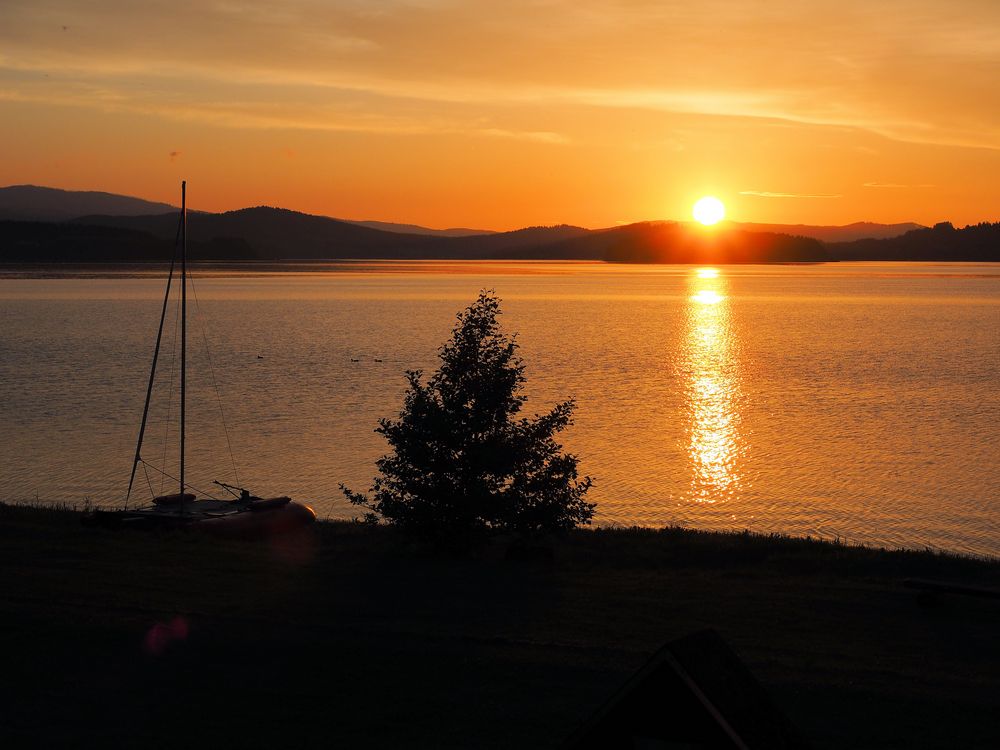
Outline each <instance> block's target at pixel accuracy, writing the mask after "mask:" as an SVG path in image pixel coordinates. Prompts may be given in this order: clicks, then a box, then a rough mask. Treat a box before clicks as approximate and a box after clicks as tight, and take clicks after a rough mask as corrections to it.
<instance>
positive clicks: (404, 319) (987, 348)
mask: <svg viewBox="0 0 1000 750" xmlns="http://www.w3.org/2000/svg"><path fill="white" fill-rule="evenodd" d="M58 275H59V276H60V277H59V278H53V277H52V274H49V275H48V276H47V277H40V276H39V275H38V274H36V273H19V272H16V271H15V270H12V269H9V268H8V269H6V270H5V271H2V272H0V321H2V326H0V446H2V457H0V499H2V500H8V501H13V500H25V499H28V500H31V499H34V498H36V497H37V498H39V499H40V500H42V501H66V502H72V503H81V502H83V501H84V499H85V498H86V499H89V500H90V501H91V502H93V503H95V504H99V505H108V506H114V505H120V503H121V501H122V499H123V497H124V494H125V489H126V485H127V483H128V474H129V469H130V468H131V463H132V453H133V451H134V441H135V437H136V433H137V430H138V425H139V418H140V416H141V412H142V403H143V397H144V395H145V387H146V378H147V374H148V367H149V362H150V357H151V355H152V348H153V343H154V337H155V332H156V325H157V322H158V319H159V313H160V304H161V299H162V290H163V283H164V279H163V277H162V275H160V274H157V273H149V272H143V273H135V272H114V271H107V272H105V271H102V272H100V273H97V274H94V273H93V272H92V271H87V272H74V271H66V272H65V273H60V274H58ZM482 288H493V289H495V290H496V291H497V293H498V294H499V295H500V296H501V297H502V299H503V311H504V315H503V318H502V320H503V322H504V324H505V326H506V327H507V329H508V330H510V331H516V332H518V334H519V335H518V341H519V342H520V345H521V354H522V356H523V358H524V360H525V362H526V363H527V377H528V384H527V393H528V396H529V401H528V404H527V412H528V413H529V414H531V413H534V412H535V411H543V410H547V409H548V408H550V407H551V406H552V405H553V404H554V403H555V402H557V401H559V400H562V399H564V398H569V397H573V398H575V399H576V401H577V412H576V423H575V425H574V426H573V427H572V428H570V429H569V430H567V431H566V432H565V433H563V438H564V440H563V443H564V445H565V446H566V448H567V449H568V450H570V451H572V452H573V453H576V454H578V455H579V457H580V467H581V470H582V472H583V473H586V474H589V475H590V476H592V477H593V478H594V480H595V484H594V489H593V490H592V494H591V499H592V500H593V501H595V502H597V504H598V505H597V509H598V512H597V516H596V521H597V522H598V523H602V524H611V523H616V524H627V525H632V524H638V525H644V526H662V525H666V524H680V525H684V526H691V527H696V528H707V529H745V528H748V529H751V530H753V531H759V532H766V531H778V532H784V533H788V534H795V535H806V534H810V535H813V536H821V537H824V538H828V539H829V538H835V537H838V536H839V537H840V538H841V539H846V540H847V541H848V542H849V543H855V542H864V543H868V544H876V545H888V546H907V547H924V546H928V547H933V548H942V549H948V550H955V551H961V552H966V553H974V554H988V555H1000V441H998V437H1000V427H998V425H1000V267H998V266H997V265H973V264H956V265H941V264H903V263H889V264H872V263H858V264H845V263H840V264H829V265H806V266H739V267H733V266H719V267H715V268H695V267H689V266H655V267H654V266H641V267H637V266H615V265H606V264H601V263H479V262H469V263H459V264H456V263H449V264H445V263H436V262H422V263H364V264H360V263H359V264H331V265H326V266H303V267H300V268H298V270H296V271H292V272H288V271H285V272H280V273H275V272H269V271H268V270H267V269H266V268H244V269H239V270H228V271H227V270H220V269H215V270H211V269H206V270H204V271H200V272H198V275H197V276H196V279H195V286H194V292H196V294H189V309H190V311H191V318H192V320H191V322H190V328H189V337H188V340H189V349H190V354H189V367H188V405H189V417H188V424H189V430H188V456H189V458H188V469H187V470H188V477H189V481H190V482H191V484H193V485H194V486H195V487H197V488H199V489H203V490H209V491H211V490H213V489H217V488H214V486H213V485H212V484H211V482H212V480H213V479H220V480H224V481H233V480H234V475H233V465H232V462H231V461H230V458H229V451H228V450H227V448H226V438H225V433H224V431H223V430H222V427H221V420H220V418H219V414H220V403H221V406H222V410H223V413H224V417H225V420H226V422H227V424H228V426H229V435H230V440H231V443H232V449H233V453H234V454H235V457H236V468H237V469H238V472H239V480H240V481H241V482H242V483H244V484H245V485H247V486H249V487H250V488H251V489H253V490H254V492H255V493H256V494H260V495H273V494H288V495H291V496H292V497H294V498H297V499H301V500H303V501H306V502H308V503H310V504H312V505H313V506H314V507H315V508H316V510H317V512H318V513H319V514H320V515H321V516H330V517H338V518H344V517H352V516H354V515H356V512H355V509H354V508H352V507H351V506H349V505H348V504H347V503H346V502H345V501H344V499H343V496H342V494H341V493H340V491H339V490H338V484H339V483H341V482H343V483H345V484H347V485H348V486H350V487H352V488H354V489H365V488H367V487H368V486H369V485H370V482H371V479H372V476H373V473H374V461H375V459H376V458H377V457H378V456H380V455H381V454H382V453H383V452H384V450H385V443H384V442H383V441H382V439H381V437H380V436H378V435H376V434H375V433H374V432H373V430H374V427H375V426H376V423H377V420H378V418H379V417H385V416H395V415H396V414H398V411H399V407H400V403H401V397H402V394H403V390H404V386H405V381H404V377H403V373H404V371H405V370H407V369H413V368H415V369H423V370H425V371H432V370H433V369H434V367H435V366H436V362H437V360H436V351H437V348H438V347H439V346H440V344H441V343H443V342H444V341H445V340H446V338H447V337H448V335H449V332H450V330H451V328H452V326H453V325H454V317H455V314H456V312H458V311H459V310H460V309H462V308H463V307H465V306H466V305H468V304H469V303H470V302H471V301H472V300H473V299H475V296H476V294H477V292H478V290H480V289H482ZM174 322H175V316H174V314H173V312H171V315H170V316H168V325H167V326H166V333H165V339H164V344H163V355H162V357H161V361H160V370H159V377H158V381H157V385H156V389H155V392H154V402H153V407H152V409H151V413H150V423H149V427H148V430H147V442H146V447H145V448H144V450H143V455H144V458H145V459H146V460H147V461H149V462H150V463H151V464H153V465H156V466H158V467H160V468H161V469H163V470H164V471H166V472H167V473H168V474H172V475H175V476H176V471H177V457H176V441H177V428H176V424H175V421H176V415H177V408H178V405H177V397H176V395H174V396H173V398H170V395H171V394H172V391H173V389H171V388H169V387H168V385H169V382H170V380H171V379H172V380H173V382H174V384H175V387H176V381H177V368H176V367H174V366H173V361H174V352H175V351H176V344H175V342H174V341H173V338H174V331H175V325H174ZM206 340H207V341H208V342H209V345H210V349H209V350H208V352H210V354H206V348H205V341H206ZM209 357H210V359H211V363H210V362H209ZM353 360H359V361H357V362H355V361H353ZM376 360H381V361H376ZM213 372H214V376H215V381H216V382H215V383H214V384H213V379H212V373H213ZM216 384H217V385H218V388H219V391H220V392H221V399H218V398H216V395H215V385H216ZM174 487H175V484H174V482H173V481H171V480H163V479H162V478H161V477H160V476H159V475H157V474H156V473H155V472H154V471H150V472H149V474H148V479H147V475H145V474H144V473H143V472H142V471H141V470H140V472H139V475H138V478H137V484H136V490H134V491H133V496H134V498H137V499H139V500H140V501H146V500H148V499H149V497H150V491H151V489H152V491H154V492H159V491H160V490H161V488H162V490H163V491H166V492H170V491H175V490H174Z"/></svg>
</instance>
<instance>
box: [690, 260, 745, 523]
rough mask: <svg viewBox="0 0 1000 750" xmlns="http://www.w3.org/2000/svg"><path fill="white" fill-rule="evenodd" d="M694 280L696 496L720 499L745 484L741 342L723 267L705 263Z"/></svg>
mask: <svg viewBox="0 0 1000 750" xmlns="http://www.w3.org/2000/svg"><path fill="white" fill-rule="evenodd" d="M688 285H689V291H690V296H689V298H688V305H687V338H686V342H685V352H684V374H685V390H686V394H685V396H686V402H687V404H686V406H687V412H688V419H689V433H690V445H689V456H690V461H691V467H692V476H691V497H692V499H693V500H695V501H697V502H702V503H716V502H722V501H725V500H728V499H732V498H734V497H736V496H737V494H738V493H739V491H740V489H741V476H740V465H739V464H740V457H741V455H742V453H743V451H744V446H743V443H742V438H741V436H740V431H739V422H740V415H739V408H738V407H739V402H740V394H739V377H738V360H737V356H736V355H737V351H736V350H737V346H736V342H735V341H734V334H733V328H732V324H731V321H730V304H729V299H728V297H727V294H726V292H727V281H726V278H725V277H724V276H723V275H722V274H721V273H720V272H719V270H718V269H715V268H699V269H697V270H696V271H695V272H693V273H692V274H691V276H690V278H689V281H688Z"/></svg>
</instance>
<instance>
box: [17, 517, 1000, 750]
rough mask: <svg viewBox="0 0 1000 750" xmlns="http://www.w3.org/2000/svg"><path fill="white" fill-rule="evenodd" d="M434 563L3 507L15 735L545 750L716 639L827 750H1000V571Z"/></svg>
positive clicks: (578, 560) (651, 544)
mask: <svg viewBox="0 0 1000 750" xmlns="http://www.w3.org/2000/svg"><path fill="white" fill-rule="evenodd" d="M507 549H508V548H507V546H506V545H505V544H504V543H502V542H497V543H495V544H493V545H491V546H490V547H488V548H487V549H485V550H483V551H482V553H481V554H478V555H476V556H475V557H474V558H472V559H463V560H455V559H441V558H436V557H434V556H432V555H429V554H427V552H426V551H425V550H422V549H420V548H418V547H415V546H413V545H410V544H408V543H407V542H406V541H405V540H402V539H400V538H398V537H397V536H396V535H395V534H394V533H393V532H392V531H391V530H389V529H382V528H371V527H366V526H362V525H357V524H350V523H329V522H328V523H321V524H317V526H316V527H315V528H314V529H313V530H312V531H311V532H310V533H309V534H308V535H307V536H304V537H302V538H297V539H290V540H287V542H286V543H284V544H247V543H221V542H218V541H215V540H211V539H208V538H202V537H200V536H198V535H194V534H150V533H141V532H113V531H106V530H99V529H92V528H85V527H83V526H82V525H81V524H80V517H79V514H77V513H74V512H70V511H56V510H44V509H39V508H25V507H14V506H4V505H0V592H2V593H0V634H2V636H3V652H4V659H3V679H2V680H0V685H2V695H0V700H2V705H3V707H4V708H3V711H0V737H3V738H7V741H6V742H5V743H4V744H5V746H7V747H13V746H21V745H28V744H33V745H44V746H54V745H67V744H69V745H79V744H88V745H91V744H93V745H104V746H108V745H110V746H120V745H129V746H139V747H142V746H150V747H171V746H182V745H186V746H191V745H194V746H207V745H215V746H233V747H264V746H269V747H296V746H313V745H322V746H324V747H441V748H470V747H477V748H478V747H483V748H489V747H496V748H501V747H526V748H527V747H551V746H554V745H557V744H558V743H559V742H560V741H561V740H562V739H563V738H564V737H565V736H566V735H568V734H569V733H570V732H571V731H572V730H573V729H574V728H575V727H576V726H577V725H578V724H579V722H581V721H582V720H583V719H584V718H586V717H587V716H588V715H589V714H590V713H591V712H592V711H593V710H594V709H596V708H597V707H598V706H599V705H600V704H601V703H602V702H603V701H604V700H605V698H607V697H608V696H609V695H610V694H611V693H612V692H613V691H614V690H615V688H616V687H617V686H619V685H620V684H621V683H622V682H623V681H624V680H625V679H626V678H627V677H628V676H629V675H630V674H631V673H632V672H633V671H634V670H635V669H637V668H638V667H640V666H641V665H642V664H643V662H644V661H645V660H646V658H647V657H648V656H649V655H650V654H651V653H652V652H653V651H655V650H656V649H657V648H658V647H659V646H660V645H662V644H663V643H664V642H665V641H667V640H670V639H673V638H676V637H679V636H681V635H684V634H686V633H689V632H691V631H693V630H697V629H700V628H704V627H714V628H715V629H717V630H718V631H719V632H720V633H721V634H722V636H723V637H724V638H725V639H726V640H727V641H729V643H730V644H731V645H732V646H733V647H734V648H735V649H736V651H737V652H738V653H739V654H740V655H741V656H742V657H743V659H744V661H745V662H746V663H747V665H748V666H749V668H750V669H751V670H752V671H753V672H754V674H755V675H756V676H757V677H758V678H759V680H760V681H761V683H762V684H763V685H764V686H765V687H766V689H767V690H768V691H769V692H770V694H771V695H772V697H773V698H774V700H775V701H776V702H777V703H778V705H779V706H781V708H782V709H783V710H784V711H785V713H787V714H788V716H789V717H790V718H791V720H792V721H793V723H795V724H796V725H797V726H798V727H799V728H800V730H801V731H802V732H803V733H804V734H805V735H806V736H807V737H808V738H809V739H810V741H811V742H812V743H813V744H814V745H815V747H818V748H842V747H851V748H854V747H879V748H892V747H898V748H930V747H941V748H953V747H963V748H970V747H983V748H994V747H1000V722H998V721H997V719H996V712H995V706H996V696H997V695H1000V639H998V638H997V637H996V636H997V627H998V623H1000V601H996V600H987V599H973V598H968V597H942V598H941V599H940V600H938V601H936V602H934V603H932V604H928V603H926V602H922V601H919V600H918V597H917V596H916V594H915V593H914V592H913V591H912V590H910V589H907V588H905V587H904V586H903V585H902V581H903V579H904V578H906V577H908V576H920V577H929V578H940V579H946V580H952V581H961V582H965V583H972V584H978V585H984V586H994V587H1000V563H998V562H996V561H980V560H973V559H969V558H962V557H955V556H946V555H936V554H932V553H926V552H900V551H883V550H872V549H864V548H857V547H846V546H842V545H836V544H831V543H828V542H818V541H810V540H803V539H788V538H781V537H769V536H758V535H749V534H713V533H702V532H695V531H684V530H679V529H668V530H663V531H652V530H594V531H579V532H574V533H572V534H569V535H567V536H565V537H563V538H561V539H557V540H554V541H553V542H552V543H551V549H552V551H553V559H551V560H548V561H546V560H537V561H534V562H525V561H515V560H510V559H506V555H505V552H506V550H507Z"/></svg>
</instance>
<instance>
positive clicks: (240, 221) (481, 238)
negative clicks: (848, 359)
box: [0, 207, 1000, 263]
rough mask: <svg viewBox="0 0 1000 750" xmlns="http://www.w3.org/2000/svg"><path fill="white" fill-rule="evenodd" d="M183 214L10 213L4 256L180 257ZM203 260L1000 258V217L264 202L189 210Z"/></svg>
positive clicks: (1, 235)
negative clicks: (890, 222) (405, 216)
mask: <svg viewBox="0 0 1000 750" xmlns="http://www.w3.org/2000/svg"><path fill="white" fill-rule="evenodd" d="M177 223H178V219H177V214H176V212H174V213H164V214H156V215H149V216H90V217H81V218H78V219H73V220H69V221H59V222H37V221H0V263H136V262H138V263H149V262H165V261H168V260H169V259H170V257H171V255H172V252H173V246H174V238H175V236H176V233H177ZM188 235H189V243H188V254H189V258H191V259H193V260H215V261H293V260H311V261H318V260H337V259H361V260H375V259H394V260H418V259H428V260H462V259H465V260H603V261H610V262H617V263H808V262H825V261H838V260H884V261H901V260H914V261H974V262H1000V223H981V224H976V225H971V226H968V227H965V228H964V229H956V228H955V227H953V226H952V225H951V224H950V223H946V222H945V223H941V224H937V225H935V226H934V227H932V228H929V229H915V230H912V231H909V232H907V233H905V234H902V235H900V236H897V237H892V238H887V239H860V240H854V241H851V242H832V243H824V242H821V241H820V240H817V239H812V238H809V237H801V236H794V235H790V234H779V233H772V232H754V231H747V230H744V229H731V228H730V229H727V228H717V229H715V230H712V231H702V230H700V229H699V228H696V227H691V226H689V225H685V224H680V223H673V222H646V223H637V224H629V225H626V226H621V227H615V228H611V229H603V230H588V229H583V228H581V227H573V226H566V225H562V226H554V227H530V228H526V229H519V230H516V231H513V232H498V233H494V234H479V235H472V236H463V237H451V236H434V235H418V234H404V233H396V232H388V231H384V230H380V229H374V228H370V227H366V226H361V225H358V224H354V223H350V222H345V221H340V220H337V219H330V218H327V217H322V216H311V215H307V214H301V213H297V212H295V211H289V210H286V209H277V208H268V207H258V208H247V209H241V210H239V211H230V212H226V213H221V214H203V213H190V214H189V215H188Z"/></svg>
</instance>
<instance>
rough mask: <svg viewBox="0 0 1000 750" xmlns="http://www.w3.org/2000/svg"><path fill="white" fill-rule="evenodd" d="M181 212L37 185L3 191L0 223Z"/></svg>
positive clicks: (132, 200) (119, 197) (126, 198)
mask: <svg viewBox="0 0 1000 750" xmlns="http://www.w3.org/2000/svg"><path fill="white" fill-rule="evenodd" d="M169 211H173V212H176V211H177V208H176V207H175V206H171V205H169V204H167V203H154V202H152V201H147V200H143V199H141V198H132V197H131V196H128V195H116V194H115V193H102V192H98V191H79V190H59V189H58V188H49V187H39V186H37V185H10V186H8V187H0V220H7V221H64V220H66V219H73V218H75V217H77V216H84V215H86V214H112V215H118V216H136V215H141V214H157V213H166V212H169Z"/></svg>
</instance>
